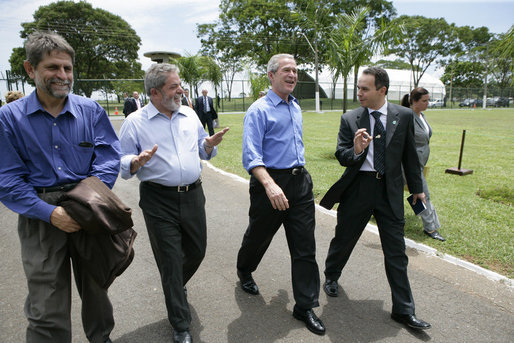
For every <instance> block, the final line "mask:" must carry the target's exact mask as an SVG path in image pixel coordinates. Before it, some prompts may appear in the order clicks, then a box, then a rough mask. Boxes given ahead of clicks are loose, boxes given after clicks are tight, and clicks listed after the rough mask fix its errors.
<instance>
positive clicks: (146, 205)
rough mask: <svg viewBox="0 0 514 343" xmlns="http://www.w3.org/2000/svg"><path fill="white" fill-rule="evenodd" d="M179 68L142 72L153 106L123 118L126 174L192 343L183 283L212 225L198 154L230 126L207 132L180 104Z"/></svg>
mask: <svg viewBox="0 0 514 343" xmlns="http://www.w3.org/2000/svg"><path fill="white" fill-rule="evenodd" d="M178 72H179V71H178V68H177V67H175V66H174V65H171V64H167V63H162V64H154V65H152V66H151V67H150V68H149V69H148V71H147V72H146V75H145V90H146V93H147V94H148V95H149V96H150V102H149V103H148V105H146V106H145V107H143V108H142V109H139V110H138V111H136V112H134V113H132V114H131V115H130V116H128V117H127V119H126V120H125V122H124V123H123V125H122V127H121V131H120V142H121V149H122V153H123V156H122V158H121V176H122V178H124V179H128V178H130V177H132V176H133V175H137V177H138V178H139V180H141V184H140V186H139V192H140V201H139V206H140V207H141V209H142V210H143V215H144V218H145V222H146V228H147V230H148V235H149V237H150V244H151V245H152V250H153V253H154V257H155V260H156V262H157V267H158V268H159V272H160V274H161V281H162V287H163V291H164V297H165V300H166V308H167V310H168V319H169V321H170V323H171V325H172V326H173V328H174V332H173V341H174V342H191V341H192V337H191V333H190V331H189V326H190V324H191V313H190V310H189V305H188V303H187V298H186V289H185V285H186V283H187V282H188V281H189V279H190V278H191V277H192V276H193V274H194V273H195V272H196V270H197V269H198V267H199V266H200V263H201V262H202V260H203V257H204V255H205V249H206V244H207V225H206V217H205V196H204V193H203V190H202V182H201V179H200V174H201V170H202V165H201V163H200V160H201V159H202V160H209V159H210V158H212V157H214V156H215V155H216V153H217V145H218V144H219V143H220V142H221V140H222V139H223V135H224V134H225V133H226V132H227V131H228V128H225V129H223V130H221V131H219V132H218V133H216V134H214V135H212V136H210V137H209V136H207V133H206V132H205V130H204V129H203V126H202V124H201V122H200V120H199V119H198V116H197V115H196V113H195V112H194V111H193V110H192V109H191V108H189V107H187V106H181V105H180V104H181V98H182V93H183V89H182V88H181V84H180V77H179V75H178Z"/></svg>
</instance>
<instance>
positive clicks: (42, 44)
mask: <svg viewBox="0 0 514 343" xmlns="http://www.w3.org/2000/svg"><path fill="white" fill-rule="evenodd" d="M54 50H56V51H60V52H64V53H66V54H68V55H70V57H71V62H72V63H75V50H73V48H72V47H71V45H70V44H68V42H67V41H66V40H65V39H64V38H63V37H62V36H60V35H58V34H57V33H54V32H41V31H36V32H33V33H31V34H30V35H29V36H28V38H27V41H26V42H25V52H26V53H27V61H29V63H30V64H31V65H32V66H33V67H34V68H36V67H37V65H38V64H39V62H41V60H42V59H43V57H44V56H45V55H49V54H50V53H51V52H52V51H54Z"/></svg>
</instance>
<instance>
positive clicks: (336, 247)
mask: <svg viewBox="0 0 514 343" xmlns="http://www.w3.org/2000/svg"><path fill="white" fill-rule="evenodd" d="M371 215H373V216H374V217H375V219H376V221H377V226H378V231H379V234H380V241H381V243H382V251H383V253H384V264H385V271H386V275H387V280H388V281H389V286H390V288H391V294H392V300H393V310H392V311H393V312H394V313H398V314H413V313H414V299H413V297H412V292H411V288H410V284H409V278H408V276H407V264H408V258H407V255H406V254H405V240H404V231H403V228H404V224H405V221H404V220H403V219H401V220H399V219H397V218H396V217H395V216H394V215H393V211H392V209H391V206H390V205H389V200H388V198H387V191H386V181H385V178H382V179H381V180H377V179H376V177H375V176H374V175H373V174H371V173H359V174H358V176H357V177H356V178H355V180H354V182H353V183H352V184H351V185H350V186H349V187H348V189H347V190H345V192H344V195H343V198H342V199H341V202H340V204H339V207H338V209H337V225H336V230H335V231H336V232H335V237H334V238H333V239H332V241H331V242H330V248H329V250H328V255H327V259H326V261H325V276H326V278H327V279H330V280H338V279H339V277H340V276H341V272H342V270H343V268H344V266H345V265H346V262H348V259H349V258H350V255H351V253H352V250H353V248H354V247H355V245H356V244H357V241H358V240H359V238H360V236H361V234H362V231H363V230H364V228H365V227H366V225H367V223H368V221H369V219H370V218H371Z"/></svg>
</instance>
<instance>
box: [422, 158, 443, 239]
mask: <svg viewBox="0 0 514 343" xmlns="http://www.w3.org/2000/svg"><path fill="white" fill-rule="evenodd" d="M421 179H422V181H423V192H424V193H425V200H426V206H427V209H426V210H424V211H423V212H421V213H420V215H419V216H420V217H421V220H422V221H423V230H425V231H426V232H432V231H434V230H437V229H439V228H440V227H441V224H440V223H439V218H438V217H437V212H436V211H435V207H434V205H432V203H431V202H430V193H429V192H428V184H427V180H426V179H425V175H423V168H421Z"/></svg>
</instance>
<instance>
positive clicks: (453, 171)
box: [445, 130, 473, 176]
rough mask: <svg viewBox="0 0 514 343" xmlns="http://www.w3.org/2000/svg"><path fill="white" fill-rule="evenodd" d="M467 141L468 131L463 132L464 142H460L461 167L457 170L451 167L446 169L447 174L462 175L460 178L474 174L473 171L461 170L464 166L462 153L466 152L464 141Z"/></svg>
mask: <svg viewBox="0 0 514 343" xmlns="http://www.w3.org/2000/svg"><path fill="white" fill-rule="evenodd" d="M465 139H466V130H462V140H461V142H460V154H459V165H458V167H457V168H455V167H451V168H448V169H446V171H445V172H446V173H448V174H455V175H460V176H463V175H469V174H473V170H471V169H461V168H460V167H461V165H462V153H463V152H464V140H465Z"/></svg>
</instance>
